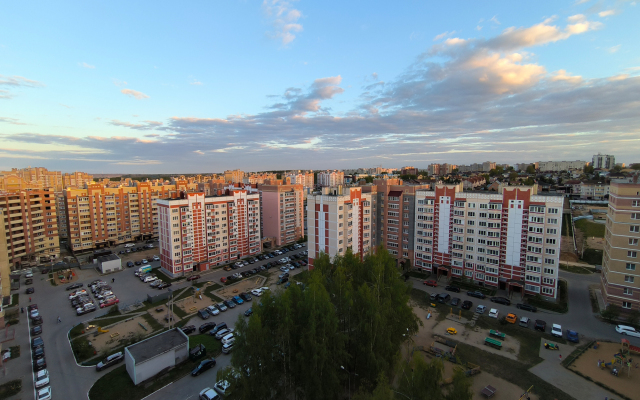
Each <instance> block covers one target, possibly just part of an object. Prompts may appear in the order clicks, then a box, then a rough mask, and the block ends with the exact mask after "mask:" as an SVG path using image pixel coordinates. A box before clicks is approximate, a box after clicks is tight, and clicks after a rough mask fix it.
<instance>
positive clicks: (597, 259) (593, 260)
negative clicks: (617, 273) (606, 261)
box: [582, 249, 603, 265]
mask: <svg viewBox="0 0 640 400" xmlns="http://www.w3.org/2000/svg"><path fill="white" fill-rule="evenodd" d="M602 255H603V253H602V250H596V249H585V250H584V254H583V255H582V261H584V262H586V263H588V264H591V265H602Z"/></svg>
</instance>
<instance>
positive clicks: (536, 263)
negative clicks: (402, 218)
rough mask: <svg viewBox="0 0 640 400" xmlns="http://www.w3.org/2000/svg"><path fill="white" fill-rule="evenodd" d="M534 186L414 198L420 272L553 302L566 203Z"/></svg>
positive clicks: (442, 188)
mask: <svg viewBox="0 0 640 400" xmlns="http://www.w3.org/2000/svg"><path fill="white" fill-rule="evenodd" d="M536 193H537V187H536V186H513V187H509V186H506V187H503V186H501V187H500V188H499V190H498V193H497V194H489V193H486V192H464V191H463V189H462V185H461V184H459V185H436V187H435V189H434V190H418V191H417V192H416V199H417V201H416V235H415V238H416V239H415V249H416V250H415V263H414V265H415V266H416V268H419V269H420V268H421V269H423V270H425V271H428V272H432V273H435V274H437V275H438V276H440V275H447V276H451V277H457V278H463V277H464V278H467V279H472V280H473V281H475V282H476V283H481V284H483V285H486V286H493V287H497V288H500V289H508V290H509V291H518V292H520V293H526V294H532V295H534V294H540V295H542V296H546V297H552V298H555V297H556V296H557V287H558V268H559V258H560V230H561V222H562V207H563V198H562V197H561V196H541V195H537V194H536Z"/></svg>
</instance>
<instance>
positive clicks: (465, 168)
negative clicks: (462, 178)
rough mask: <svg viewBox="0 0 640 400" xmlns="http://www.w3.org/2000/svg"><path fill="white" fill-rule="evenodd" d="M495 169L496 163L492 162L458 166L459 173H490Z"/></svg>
mask: <svg viewBox="0 0 640 400" xmlns="http://www.w3.org/2000/svg"><path fill="white" fill-rule="evenodd" d="M495 167H496V163H495V162H492V161H485V162H483V163H473V164H469V165H458V166H457V168H458V171H459V172H489V171H491V170H492V169H494V168H495Z"/></svg>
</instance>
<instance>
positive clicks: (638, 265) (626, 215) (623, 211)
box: [600, 175, 640, 311]
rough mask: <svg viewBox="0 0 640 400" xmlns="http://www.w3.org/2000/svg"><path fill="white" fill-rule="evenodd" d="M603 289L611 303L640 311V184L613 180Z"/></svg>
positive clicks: (636, 179)
mask: <svg viewBox="0 0 640 400" xmlns="http://www.w3.org/2000/svg"><path fill="white" fill-rule="evenodd" d="M606 225H607V228H606V229H607V230H606V232H605V244H604V254H603V257H602V277H601V284H600V285H601V288H602V297H604V299H605V303H607V304H616V305H618V306H621V307H622V309H623V310H625V311H630V310H640V261H639V260H640V259H639V258H638V254H640V246H639V244H638V242H640V184H638V176H637V175H635V178H634V182H633V183H617V182H612V183H611V191H610V192H609V209H608V212H607V223H606Z"/></svg>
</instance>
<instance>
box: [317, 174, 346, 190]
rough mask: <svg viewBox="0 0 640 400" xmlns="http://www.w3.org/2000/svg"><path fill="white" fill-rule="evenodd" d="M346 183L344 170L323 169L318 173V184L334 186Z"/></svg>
mask: <svg viewBox="0 0 640 400" xmlns="http://www.w3.org/2000/svg"><path fill="white" fill-rule="evenodd" d="M343 184H344V172H342V171H323V172H319V173H318V185H320V186H328V187H334V186H339V185H343Z"/></svg>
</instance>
